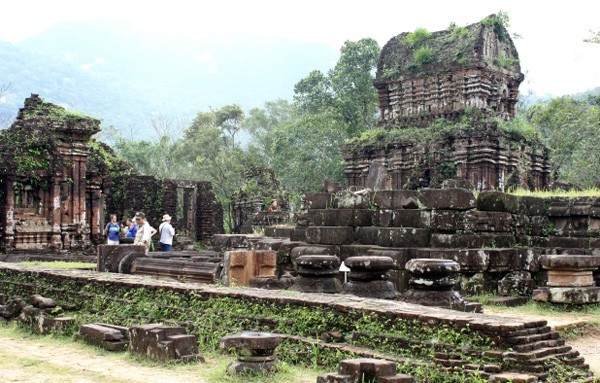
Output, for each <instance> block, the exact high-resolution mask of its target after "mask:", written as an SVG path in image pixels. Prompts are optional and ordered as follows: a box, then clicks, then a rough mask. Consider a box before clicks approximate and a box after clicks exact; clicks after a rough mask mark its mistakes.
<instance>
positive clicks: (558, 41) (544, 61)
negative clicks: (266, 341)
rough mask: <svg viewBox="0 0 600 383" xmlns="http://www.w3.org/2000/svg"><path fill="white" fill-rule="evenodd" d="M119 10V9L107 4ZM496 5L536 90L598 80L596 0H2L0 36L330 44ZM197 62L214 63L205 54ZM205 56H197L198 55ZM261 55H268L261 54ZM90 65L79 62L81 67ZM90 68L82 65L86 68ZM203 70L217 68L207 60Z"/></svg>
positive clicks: (380, 36) (574, 87) (430, 25)
mask: <svg viewBox="0 0 600 383" xmlns="http://www.w3.org/2000/svg"><path fill="white" fill-rule="evenodd" d="M115 10H118V11H115ZM499 10H503V11H506V12H507V13H508V14H509V15H510V17H511V24H512V27H511V31H512V32H516V33H519V34H520V35H522V36H523V39H522V40H520V41H516V44H517V48H518V49H519V53H520V55H521V60H522V63H523V69H524V70H526V71H527V72H528V73H529V76H530V77H531V79H532V80H533V81H532V82H531V85H532V86H534V87H535V91H536V92H538V93H543V92H545V91H548V92H552V93H555V94H560V93H562V92H573V91H580V90H584V89H588V88H592V87H596V86H600V79H599V78H598V71H597V69H595V68H594V65H593V64H594V63H598V62H600V52H599V51H600V45H594V46H592V47H589V46H587V47H584V46H583V45H582V44H580V42H581V40H582V39H583V38H585V37H586V36H588V34H589V33H588V31H589V30H590V29H593V30H597V29H600V20H599V19H598V17H597V15H598V14H600V2H592V1H586V0H570V1H568V2H541V1H522V0H487V1H481V0H455V1H447V0H430V1H422V2H408V3H407V2H403V1H397V0H382V1H380V2H376V3H366V2H364V1H363V0H346V1H344V2H341V1H323V0H305V1H303V2H282V1H280V0H277V1H275V0H255V1H252V2H250V1H242V0H237V1H236V0H221V1H218V2H216V1H213V2H190V1H187V0H169V1H168V2H167V1H148V2H146V3H144V5H143V6H140V5H139V3H138V2H127V1H121V0H118V1H117V0H104V1H102V2H87V1H80V0H54V1H52V2H48V1H47V0H30V1H27V2H23V1H20V2H17V1H11V2H6V4H3V6H2V13H0V39H5V40H9V41H19V40H22V39H24V38H27V37H29V36H32V35H34V34H37V33H39V32H41V31H43V30H45V29H47V28H49V27H51V26H53V25H56V24H59V23H63V22H70V21H86V20H92V19H101V20H108V21H116V22H121V23H123V24H124V25H127V30H128V31H129V33H141V34H143V35H144V36H145V37H147V38H148V39H152V38H157V37H158V38H177V39H187V40H200V39H201V40H205V41H206V40H209V41H213V42H218V43H223V44H225V43H227V41H231V39H234V38H236V37H238V36H240V35H245V36H248V35H251V36H253V37H254V38H255V39H257V40H258V39H262V38H281V39H292V40H294V41H301V42H310V43H321V44H326V45H329V46H332V47H334V48H336V49H337V48H339V47H340V46H341V45H342V44H343V42H344V41H345V40H356V39H359V38H362V37H367V36H370V37H373V38H375V39H376V40H377V41H378V42H379V43H380V45H382V46H383V45H384V44H385V43H386V42H387V41H388V40H389V39H390V38H392V37H393V36H395V35H397V34H399V33H401V32H404V31H412V30H414V29H415V28H417V27H425V28H427V29H429V30H430V31H435V30H440V29H444V28H446V27H447V26H448V24H449V23H450V22H451V21H454V22H456V23H457V24H459V25H464V24H468V23H473V22H476V21H478V20H480V19H481V18H483V17H485V16H487V15H489V14H491V13H495V12H497V11H499ZM198 59H199V61H200V62H206V63H209V62H210V63H212V64H214V58H212V57H210V56H208V55H206V56H205V53H203V54H201V55H199V56H198ZM203 60H205V61H203ZM265 60H268V58H267V57H266V58H265ZM96 64H98V63H90V64H84V67H83V68H85V69H83V68H82V70H86V69H87V70H89V69H91V68H92V67H93V65H96ZM90 65H91V66H90ZM212 70H216V67H213V69H212Z"/></svg>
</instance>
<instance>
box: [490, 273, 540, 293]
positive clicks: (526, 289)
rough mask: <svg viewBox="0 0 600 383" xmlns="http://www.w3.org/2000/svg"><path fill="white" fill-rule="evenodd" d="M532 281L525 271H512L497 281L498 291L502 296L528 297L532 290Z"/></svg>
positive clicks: (529, 274)
mask: <svg viewBox="0 0 600 383" xmlns="http://www.w3.org/2000/svg"><path fill="white" fill-rule="evenodd" d="M534 285H535V283H534V281H533V279H532V278H531V273H529V272H527V271H512V272H510V273H508V274H506V275H505V276H504V278H502V279H501V280H500V281H499V282H498V293H499V294H500V295H503V296H514V295H518V296H522V297H529V296H531V293H532V292H533V288H534Z"/></svg>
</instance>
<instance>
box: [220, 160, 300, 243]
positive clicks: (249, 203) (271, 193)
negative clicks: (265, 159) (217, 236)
mask: <svg viewBox="0 0 600 383" xmlns="http://www.w3.org/2000/svg"><path fill="white" fill-rule="evenodd" d="M244 178H245V182H244V185H243V186H242V187H241V188H240V190H238V191H237V192H236V193H235V195H234V196H233V199H232V202H231V210H232V216H233V230H232V231H233V232H234V233H252V232H253V231H254V230H260V229H264V227H266V226H272V225H279V224H285V223H288V222H289V220H290V219H289V216H290V214H289V207H288V204H287V196H286V195H285V193H284V192H283V190H282V189H281V186H280V185H279V181H278V180H277V178H276V177H275V172H274V171H273V169H269V168H264V167H260V166H250V167H248V168H247V169H246V170H245V171H244ZM273 200H276V201H277V206H278V208H277V210H276V211H268V208H269V205H270V204H271V203H272V201H273Z"/></svg>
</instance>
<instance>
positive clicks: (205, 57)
mask: <svg viewBox="0 0 600 383" xmlns="http://www.w3.org/2000/svg"><path fill="white" fill-rule="evenodd" d="M213 59H214V55H213V53H212V52H210V51H208V52H204V53H200V54H199V55H196V60H197V61H199V62H201V63H207V62H210V61H212V60H213Z"/></svg>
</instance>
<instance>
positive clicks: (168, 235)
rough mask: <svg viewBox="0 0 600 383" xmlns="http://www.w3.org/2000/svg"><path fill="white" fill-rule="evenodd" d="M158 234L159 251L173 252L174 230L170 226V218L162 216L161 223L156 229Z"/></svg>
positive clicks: (166, 215)
mask: <svg viewBox="0 0 600 383" xmlns="http://www.w3.org/2000/svg"><path fill="white" fill-rule="evenodd" d="M158 232H159V233H160V251H173V237H174V236H175V229H174V228H173V226H171V216H170V215H168V214H165V215H163V217H162V223H161V224H160V226H159V227H158Z"/></svg>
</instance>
